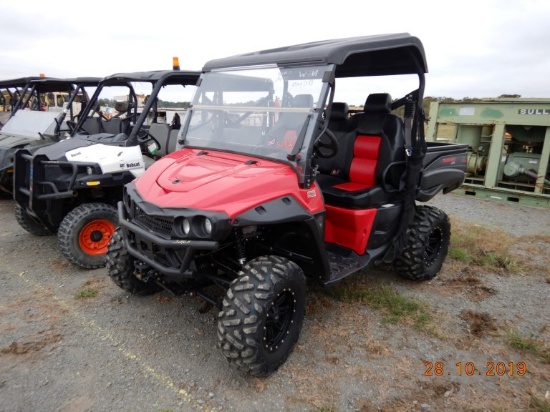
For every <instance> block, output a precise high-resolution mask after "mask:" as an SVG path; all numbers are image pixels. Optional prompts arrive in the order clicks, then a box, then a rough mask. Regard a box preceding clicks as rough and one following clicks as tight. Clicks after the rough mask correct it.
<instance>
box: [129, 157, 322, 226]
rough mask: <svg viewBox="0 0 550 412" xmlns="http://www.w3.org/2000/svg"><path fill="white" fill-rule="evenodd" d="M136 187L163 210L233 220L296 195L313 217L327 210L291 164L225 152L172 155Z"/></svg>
mask: <svg viewBox="0 0 550 412" xmlns="http://www.w3.org/2000/svg"><path fill="white" fill-rule="evenodd" d="M200 153H202V154H200ZM204 153H206V154H204ZM136 188H137V190H138V192H139V194H140V195H141V197H142V198H143V199H144V200H146V201H148V202H151V203H153V204H155V205H157V206H160V207H170V208H174V207H187V208H194V209H201V210H209V211H218V212H225V213H226V214H228V215H229V216H230V217H235V216H237V215H238V214H240V213H242V212H244V211H245V210H248V209H250V208H252V207H254V206H257V205H259V204H261V203H265V202H268V201H270V200H273V199H277V198H279V197H282V196H293V197H295V198H296V200H298V201H299V202H300V203H301V204H302V206H303V207H304V208H305V209H306V210H309V211H310V212H311V213H316V212H319V211H321V210H323V209H324V206H323V200H322V195H321V193H320V191H319V190H318V189H317V187H312V188H310V189H307V190H306V189H300V188H299V185H298V179H297V176H296V173H294V171H293V170H292V169H291V168H290V166H288V165H285V164H282V163H276V162H272V161H269V160H263V159H258V158H252V157H249V156H244V155H238V154H232V153H225V152H216V151H209V152H206V151H200V150H194V149H185V150H181V151H179V152H176V153H173V154H171V155H168V156H166V157H164V158H162V159H160V160H158V161H157V162H155V164H153V166H151V167H150V168H149V169H148V170H147V171H146V172H145V173H144V174H143V175H142V176H141V177H140V178H138V179H137V180H136Z"/></svg>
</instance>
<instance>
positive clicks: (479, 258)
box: [448, 221, 520, 272]
mask: <svg viewBox="0 0 550 412" xmlns="http://www.w3.org/2000/svg"><path fill="white" fill-rule="evenodd" d="M452 227H453V230H452V234H451V244H450V246H449V252H448V255H449V257H450V258H452V259H455V260H458V261H460V262H464V263H467V264H469V265H474V266H481V267H493V268H497V269H504V270H506V271H510V272H517V271H519V270H520V267H519V266H518V264H517V262H516V261H514V260H513V259H512V258H510V248H511V247H512V246H513V236H510V235H508V234H506V233H504V232H503V231H501V230H498V229H490V228H487V227H483V226H480V225H476V224H472V223H467V222H462V221H457V222H455V221H453V223H452Z"/></svg>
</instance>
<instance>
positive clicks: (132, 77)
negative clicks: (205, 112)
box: [102, 70, 200, 85]
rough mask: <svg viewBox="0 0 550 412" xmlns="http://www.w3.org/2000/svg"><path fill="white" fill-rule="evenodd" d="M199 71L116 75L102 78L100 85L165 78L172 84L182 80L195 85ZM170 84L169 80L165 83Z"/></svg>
mask: <svg viewBox="0 0 550 412" xmlns="http://www.w3.org/2000/svg"><path fill="white" fill-rule="evenodd" d="M199 75H200V72H199V71H191V70H154V71H150V72H134V73H116V74H113V75H110V76H107V77H105V78H103V80H102V83H105V84H118V83H120V84H123V83H126V82H129V81H130V82H155V83H156V82H157V81H158V80H160V79H163V78H165V77H167V78H169V79H173V81H174V83H177V84H180V83H181V81H182V79H183V80H187V81H188V82H189V84H192V85H195V84H196V83H197V80H198V78H199ZM166 84H170V80H167V81H166Z"/></svg>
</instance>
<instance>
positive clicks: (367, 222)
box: [325, 205, 376, 255]
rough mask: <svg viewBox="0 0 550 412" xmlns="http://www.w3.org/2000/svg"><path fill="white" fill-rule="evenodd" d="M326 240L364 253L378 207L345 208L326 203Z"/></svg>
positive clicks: (358, 252) (360, 253) (361, 253)
mask: <svg viewBox="0 0 550 412" xmlns="http://www.w3.org/2000/svg"><path fill="white" fill-rule="evenodd" d="M326 211H327V214H326V224H325V242H330V243H336V244H337V245H340V246H344V247H346V248H348V249H351V250H353V251H354V252H355V253H357V254H359V255H364V254H365V250H366V249H367V242H368V240H369V236H370V232H371V229H372V225H373V223H374V219H375V217H376V209H362V210H354V209H344V208H341V207H335V206H329V205H326Z"/></svg>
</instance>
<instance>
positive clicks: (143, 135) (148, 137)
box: [137, 129, 161, 155]
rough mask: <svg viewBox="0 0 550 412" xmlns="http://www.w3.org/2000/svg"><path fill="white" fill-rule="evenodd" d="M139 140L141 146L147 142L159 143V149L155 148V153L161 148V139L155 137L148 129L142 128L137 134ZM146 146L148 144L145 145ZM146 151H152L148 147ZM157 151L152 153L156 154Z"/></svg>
mask: <svg viewBox="0 0 550 412" xmlns="http://www.w3.org/2000/svg"><path fill="white" fill-rule="evenodd" d="M137 141H138V143H139V145H140V146H145V144H146V143H147V142H151V141H153V142H155V144H156V145H157V150H155V153H156V152H158V151H159V150H160V148H161V146H160V143H159V141H158V140H157V139H156V138H155V136H153V135H152V134H150V133H149V132H148V131H147V130H143V129H142V130H140V131H139V132H138V134H137ZM145 147H146V146H145ZM146 151H147V152H148V153H151V152H150V151H149V149H147V148H146ZM155 153H151V155H155Z"/></svg>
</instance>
